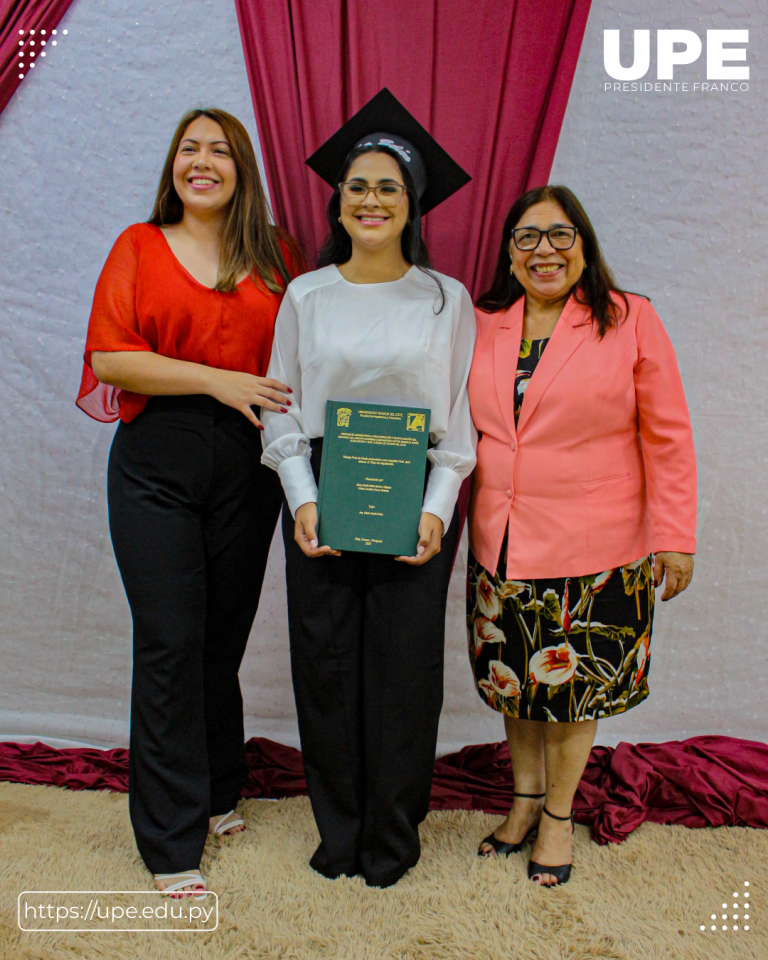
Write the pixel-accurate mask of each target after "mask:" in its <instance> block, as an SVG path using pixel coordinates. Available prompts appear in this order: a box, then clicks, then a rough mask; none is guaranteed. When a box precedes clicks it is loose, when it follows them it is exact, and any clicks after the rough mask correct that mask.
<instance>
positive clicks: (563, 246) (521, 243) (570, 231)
mask: <svg viewBox="0 0 768 960" xmlns="http://www.w3.org/2000/svg"><path fill="white" fill-rule="evenodd" d="M578 232H579V228H578V227H550V228H549V230H537V229H536V227H515V229H514V230H513V231H512V239H513V240H514V242H515V246H516V247H517V249H518V250H535V249H536V247H538V245H539V244H540V243H541V238H542V237H546V238H547V240H549V242H550V245H551V246H552V247H554V249H555V250H570V249H571V247H572V246H573V245H574V243H576V234H577V233H578Z"/></svg>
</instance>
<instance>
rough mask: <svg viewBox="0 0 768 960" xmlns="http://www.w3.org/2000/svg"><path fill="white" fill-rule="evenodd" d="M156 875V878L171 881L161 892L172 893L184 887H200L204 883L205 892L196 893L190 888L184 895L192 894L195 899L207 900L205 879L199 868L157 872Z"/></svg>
mask: <svg viewBox="0 0 768 960" xmlns="http://www.w3.org/2000/svg"><path fill="white" fill-rule="evenodd" d="M154 876H155V880H160V881H162V882H165V881H166V880H170V881H171V883H169V884H168V885H167V886H166V887H165V889H164V890H161V891H160V892H161V893H164V894H168V895H170V894H172V893H176V892H177V891H178V890H183V888H184V887H193V886H194V887H199V886H201V885H202V887H203V893H200V894H195V892H194V891H192V890H189V891H187V892H186V893H184V896H190V895H191V896H192V899H193V900H205V898H206V897H207V896H208V894H207V893H206V892H205V880H204V879H203V875H202V873H200V871H199V870H184V871H182V872H181V873H156V874H155V875H154Z"/></svg>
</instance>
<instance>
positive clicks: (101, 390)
mask: <svg viewBox="0 0 768 960" xmlns="http://www.w3.org/2000/svg"><path fill="white" fill-rule="evenodd" d="M281 246H282V248H283V255H284V257H285V262H286V266H287V267H288V271H289V273H290V275H291V276H292V277H295V276H298V275H299V274H300V273H302V265H301V264H300V263H298V262H297V259H298V257H295V256H293V257H292V256H291V252H290V250H289V249H288V245H287V244H285V243H283V241H281ZM282 298H283V295H282V294H281V293H272V292H270V291H269V290H266V289H265V288H264V287H262V286H257V285H256V284H255V283H254V282H253V280H252V279H251V277H246V278H245V279H244V280H242V281H241V282H240V283H238V285H237V287H236V288H235V290H234V291H233V292H232V293H221V292H220V291H218V290H211V289H210V288H209V287H206V286H204V285H203V284H201V283H198V281H197V280H195V279H194V277H193V276H192V275H191V274H190V273H189V272H188V271H187V270H186V269H185V268H184V267H183V266H182V265H181V263H180V262H179V261H178V260H177V259H176V257H175V255H174V253H173V251H172V250H171V248H170V246H169V245H168V241H167V240H166V239H165V236H164V234H163V232H162V230H161V229H160V228H159V227H156V226H154V224H150V223H135V224H133V226H131V227H128V229H127V230H124V231H123V232H122V233H121V234H120V236H119V237H118V238H117V240H116V241H115V245H114V246H113V247H112V250H111V251H110V254H109V256H108V257H107V262H106V263H105V264H104V268H103V270H102V271H101V275H100V277H99V281H98V283H97V284H96V292H95V294H94V297H93V307H92V309H91V317H90V320H89V322H88V337H87V340H86V344H85V356H84V360H85V362H84V364H83V378H82V381H81V383H80V393H79V395H78V398H77V405H78V406H79V407H80V409H81V410H84V411H85V413H87V414H88V415H89V416H91V417H93V418H94V419H95V420H101V421H102V422H104V423H109V422H111V421H113V420H117V419H118V417H119V418H120V419H121V420H123V421H124V422H125V423H130V421H131V420H133V418H134V417H135V416H136V415H137V414H139V413H141V411H142V410H143V409H144V405H145V404H146V402H147V399H148V397H146V396H144V395H143V394H139V393H130V392H129V391H127V390H120V389H119V388H117V387H110V386H109V385H107V384H105V383H100V382H99V381H98V380H97V379H96V376H95V374H94V372H93V370H92V369H91V353H92V351H94V350H96V351H100V350H105V351H115V350H147V351H149V350H151V351H154V352H155V353H159V354H161V355H162V356H164V357H171V358H172V359H174V360H189V361H191V362H193V363H203V364H206V365H207V366H209V367H218V368H219V369H221V370H237V371H240V372H241V373H251V374H254V375H255V376H258V377H263V376H264V375H265V374H266V372H267V366H268V364H269V357H270V353H271V352H272V335H273V332H274V328H275V318H276V316H277V311H278V308H279V306H280V302H281V300H282Z"/></svg>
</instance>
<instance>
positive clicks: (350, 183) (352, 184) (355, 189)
mask: <svg viewBox="0 0 768 960" xmlns="http://www.w3.org/2000/svg"><path fill="white" fill-rule="evenodd" d="M339 190H340V191H341V196H342V199H343V200H345V201H346V202H347V203H351V204H355V205H358V206H359V205H360V204H361V203H364V202H365V201H366V200H367V199H368V194H369V193H371V192H373V193H374V194H375V195H376V199H377V200H378V202H379V203H380V204H381V206H382V207H394V206H395V205H396V204H398V203H399V202H400V200H401V199H402V196H403V194H404V193H405V186H404V185H403V184H402V183H395V181H394V180H390V181H387V182H386V183H379V184H377V185H376V186H375V187H369V186H368V184H367V183H362V182H361V181H360V180H347V181H346V182H345V183H340V184H339Z"/></svg>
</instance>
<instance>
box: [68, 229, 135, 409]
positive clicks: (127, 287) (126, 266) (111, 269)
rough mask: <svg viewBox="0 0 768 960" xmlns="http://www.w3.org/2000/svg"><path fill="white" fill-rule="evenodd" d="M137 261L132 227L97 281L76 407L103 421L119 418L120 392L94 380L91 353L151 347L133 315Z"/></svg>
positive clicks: (124, 234) (123, 234)
mask: <svg viewBox="0 0 768 960" xmlns="http://www.w3.org/2000/svg"><path fill="white" fill-rule="evenodd" d="M138 264H139V255H138V250H137V247H136V241H135V237H134V236H133V228H132V227H129V228H128V229H127V230H124V231H123V232H122V233H121V234H120V236H119V237H118V238H117V240H116V241H115V245H114V246H113V247H112V250H111V251H110V254H109V256H108V257H107V262H106V263H105V264H104V268H103V269H102V271H101V275H100V276H99V280H98V283H97V284H96V292H95V293H94V296H93V307H92V308H91V317H90V320H89V321H88V336H87V338H86V343H85V354H84V358H83V359H84V363H83V376H82V380H81V382H80V392H79V394H78V397H77V405H78V407H80V409H81V410H83V411H84V412H85V413H87V414H88V416H90V417H93V418H94V420H100V421H101V422H102V423H111V422H112V421H114V420H117V419H118V418H119V416H120V396H121V393H122V391H121V390H120V389H118V388H117V387H111V386H109V384H106V383H100V382H99V380H97V378H96V375H95V374H94V372H93V370H92V368H91V353H92V352H93V351H94V350H96V351H99V350H105V351H112V350H149V351H151V350H152V347H151V346H150V344H149V343H147V341H146V340H145V339H144V338H143V337H142V336H141V333H140V332H139V322H138V317H137V316H136V276H137V273H138Z"/></svg>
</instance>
